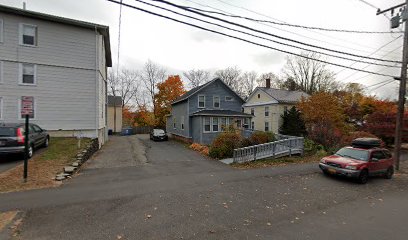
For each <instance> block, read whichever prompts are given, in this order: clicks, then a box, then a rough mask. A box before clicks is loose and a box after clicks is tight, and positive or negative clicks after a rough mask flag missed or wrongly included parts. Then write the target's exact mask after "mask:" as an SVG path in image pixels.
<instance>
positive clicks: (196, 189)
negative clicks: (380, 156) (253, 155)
mask: <svg viewBox="0 0 408 240" xmlns="http://www.w3.org/2000/svg"><path fill="white" fill-rule="evenodd" d="M136 138H137V139H136V141H140V143H142V144H143V145H144V146H145V147H144V148H141V151H142V153H143V149H144V152H145V156H146V157H147V162H146V163H144V164H135V165H129V164H124V165H123V166H116V167H111V165H109V166H107V165H104V164H101V165H99V167H94V166H95V164H97V163H92V161H91V162H90V164H89V165H88V166H87V167H85V168H84V169H82V170H81V172H80V174H79V175H78V176H76V177H74V178H73V179H72V180H70V181H67V182H66V183H65V184H64V185H63V186H62V187H61V188H57V189H43V190H34V191H29V192H22V193H12V194H2V195H0V211H5V210H12V209H18V210H20V211H21V212H22V214H21V217H22V219H23V223H22V225H21V226H20V227H19V234H18V236H19V238H20V239H34V240H35V239H344V238H349V239H405V238H406V236H407V234H408V229H407V228H406V227H404V225H403V224H401V223H404V222H407V221H408V218H407V216H408V206H407V205H406V204H405V202H406V199H407V198H408V191H407V190H408V184H407V183H408V177H407V175H405V174H399V175H397V176H396V177H395V179H393V180H385V179H382V178H375V179H372V180H371V181H370V182H369V183H368V184H367V185H359V184H356V183H354V182H351V181H346V180H343V179H338V178H331V177H326V176H324V175H322V174H321V173H320V171H319V169H318V168H317V166H316V164H304V165H292V166H285V167H278V168H264V169H252V170H237V169H232V168H230V167H229V166H227V165H224V164H222V163H220V162H218V161H213V160H209V159H206V158H205V157H203V156H201V155H200V154H198V153H196V152H194V151H191V150H190V149H188V148H187V147H186V146H185V145H183V144H180V143H178V142H172V141H169V142H151V141H150V140H149V139H148V136H144V135H143V136H137V137H136ZM127 140H130V139H126V141H127ZM106 146H107V147H106V148H105V149H103V150H104V151H105V153H106V151H109V149H110V147H109V145H106ZM112 149H113V148H112ZM126 149H128V148H126ZM122 151H123V149H122ZM113 152H115V151H113ZM116 154H117V155H122V154H124V156H128V155H127V154H128V153H123V152H116ZM102 155H104V154H102ZM97 159H102V160H100V161H105V160H109V159H114V158H113V157H112V158H106V159H105V160H104V159H103V157H102V156H96V157H95V159H93V160H95V161H98V160H97ZM117 159H118V160H117V161H120V160H121V158H117ZM112 161H114V160H112ZM109 164H111V163H109ZM104 166H106V167H104Z"/></svg>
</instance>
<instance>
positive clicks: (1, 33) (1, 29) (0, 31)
mask: <svg viewBox="0 0 408 240" xmlns="http://www.w3.org/2000/svg"><path fill="white" fill-rule="evenodd" d="M3 39H4V23H3V19H1V18H0V43H2V42H3Z"/></svg>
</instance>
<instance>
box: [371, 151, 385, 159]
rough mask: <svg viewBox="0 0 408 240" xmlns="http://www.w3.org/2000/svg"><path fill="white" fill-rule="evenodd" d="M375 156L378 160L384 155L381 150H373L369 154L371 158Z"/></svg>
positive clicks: (383, 157)
mask: <svg viewBox="0 0 408 240" xmlns="http://www.w3.org/2000/svg"><path fill="white" fill-rule="evenodd" d="M373 158H376V159H378V160H381V159H385V158H386V157H385V155H384V153H383V152H382V151H375V152H373V153H372V155H371V159H373Z"/></svg>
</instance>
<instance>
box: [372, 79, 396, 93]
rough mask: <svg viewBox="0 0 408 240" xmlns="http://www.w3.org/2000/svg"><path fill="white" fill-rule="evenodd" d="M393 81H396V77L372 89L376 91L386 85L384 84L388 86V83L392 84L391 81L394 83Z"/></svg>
mask: <svg viewBox="0 0 408 240" xmlns="http://www.w3.org/2000/svg"><path fill="white" fill-rule="evenodd" d="M393 82H394V79H392V80H389V81H387V82H385V83H383V84H381V85H380V86H378V87H376V88H373V89H371V91H375V90H377V89H379V88H382V87H384V86H386V85H388V84H390V83H393Z"/></svg>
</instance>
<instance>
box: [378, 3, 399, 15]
mask: <svg viewBox="0 0 408 240" xmlns="http://www.w3.org/2000/svg"><path fill="white" fill-rule="evenodd" d="M405 4H406V3H401V4H398V5H396V6H394V7H390V8H387V9H385V10H380V9H378V10H377V15H380V14H383V13H386V12H389V11H392V10H394V9H396V8H399V7H402V6H404V5H405Z"/></svg>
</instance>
